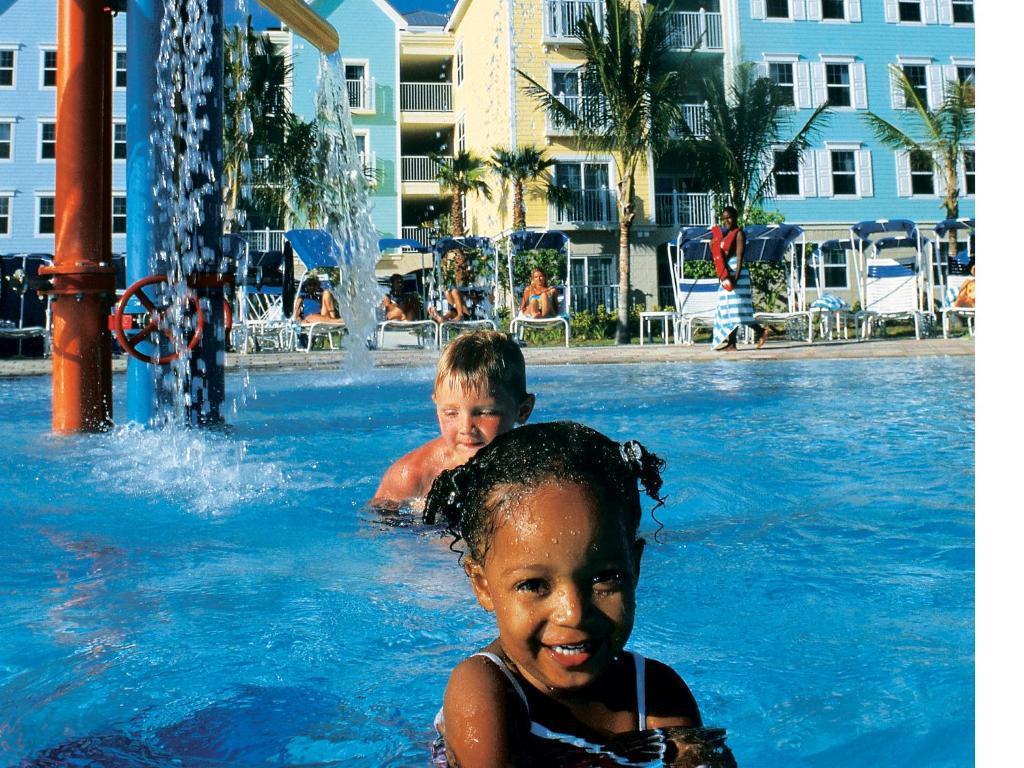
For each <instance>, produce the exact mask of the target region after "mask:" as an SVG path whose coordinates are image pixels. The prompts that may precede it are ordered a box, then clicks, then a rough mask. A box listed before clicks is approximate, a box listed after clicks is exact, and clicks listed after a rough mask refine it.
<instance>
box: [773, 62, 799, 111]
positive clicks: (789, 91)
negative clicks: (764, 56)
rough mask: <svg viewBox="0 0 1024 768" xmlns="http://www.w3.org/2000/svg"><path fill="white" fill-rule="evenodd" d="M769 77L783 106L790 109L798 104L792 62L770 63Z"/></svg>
mask: <svg viewBox="0 0 1024 768" xmlns="http://www.w3.org/2000/svg"><path fill="white" fill-rule="evenodd" d="M768 77H769V78H770V79H771V81H772V82H773V83H774V84H775V92H776V93H778V94H779V98H780V101H781V102H782V103H783V104H785V105H786V106H789V107H792V106H793V105H794V104H796V98H795V91H794V82H793V63H792V62H789V61H770V62H768Z"/></svg>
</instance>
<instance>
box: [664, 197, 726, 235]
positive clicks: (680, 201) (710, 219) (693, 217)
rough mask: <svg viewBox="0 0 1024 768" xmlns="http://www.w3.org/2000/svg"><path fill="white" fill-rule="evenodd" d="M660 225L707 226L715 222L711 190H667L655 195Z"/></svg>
mask: <svg viewBox="0 0 1024 768" xmlns="http://www.w3.org/2000/svg"><path fill="white" fill-rule="evenodd" d="M654 210H655V218H656V221H657V224H658V226H659V227H706V226H710V225H711V224H713V223H714V213H715V207H714V197H713V196H712V195H711V193H709V192H666V193H660V194H656V195H655V196H654Z"/></svg>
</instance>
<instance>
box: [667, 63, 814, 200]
mask: <svg viewBox="0 0 1024 768" xmlns="http://www.w3.org/2000/svg"><path fill="white" fill-rule="evenodd" d="M704 89H705V94H706V100H707V118H706V121H705V124H704V125H703V126H702V127H703V129H704V130H703V131H702V132H700V133H694V132H693V130H692V129H691V126H689V125H686V124H684V125H683V141H682V143H681V145H680V147H679V151H680V154H681V155H682V159H683V162H684V163H686V164H688V165H690V166H692V167H693V168H694V170H695V172H696V174H697V175H699V176H701V177H703V178H705V179H707V180H708V182H709V184H710V186H711V188H712V190H713V191H715V192H717V193H719V194H724V195H726V196H727V197H728V199H729V204H730V205H732V206H733V207H734V208H736V210H737V211H738V212H739V218H740V219H741V220H742V218H743V213H744V211H745V210H746V209H747V208H749V207H750V206H752V205H759V204H760V203H762V202H763V201H764V200H765V199H766V198H767V197H769V196H770V195H771V190H772V187H771V181H772V173H773V171H774V170H775V161H776V155H775V152H776V149H775V148H776V147H778V146H779V145H780V144H785V148H784V149H783V150H781V152H782V157H783V158H785V159H786V160H788V161H790V162H791V161H793V160H794V159H797V160H798V159H799V157H800V154H801V153H802V152H803V151H804V150H805V149H807V146H808V144H809V140H810V138H811V137H812V136H813V135H814V134H815V133H816V132H817V130H818V129H819V128H820V127H821V126H822V125H824V123H825V120H826V119H827V109H828V107H827V104H820V105H819V106H818V107H817V108H816V109H815V110H814V111H813V112H812V113H811V115H810V117H809V118H808V119H807V122H805V123H804V125H803V127H802V128H800V130H799V131H797V132H796V135H794V136H793V137H792V138H790V139H788V140H787V139H785V138H784V137H785V135H786V134H787V133H788V129H789V115H788V110H787V109H786V107H787V103H786V101H785V100H784V99H783V97H782V94H781V92H780V91H779V90H778V89H777V88H776V87H775V85H774V83H772V81H771V80H770V79H769V78H767V77H758V76H757V74H756V71H755V69H754V65H753V64H751V63H750V62H746V63H743V64H740V65H739V66H738V67H736V70H735V74H734V77H733V79H732V84H731V85H730V86H729V88H728V89H727V88H726V86H725V83H724V81H723V80H722V79H721V78H716V77H708V78H706V79H705V80H704ZM701 134H702V135H701Z"/></svg>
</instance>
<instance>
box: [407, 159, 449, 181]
mask: <svg viewBox="0 0 1024 768" xmlns="http://www.w3.org/2000/svg"><path fill="white" fill-rule="evenodd" d="M442 160H443V161H444V164H445V165H451V162H452V158H451V157H450V156H445V157H444V158H442ZM438 168H439V165H438V164H437V163H436V162H435V161H434V160H431V159H430V158H429V157H427V156H426V155H405V156H404V157H402V181H437V169H438Z"/></svg>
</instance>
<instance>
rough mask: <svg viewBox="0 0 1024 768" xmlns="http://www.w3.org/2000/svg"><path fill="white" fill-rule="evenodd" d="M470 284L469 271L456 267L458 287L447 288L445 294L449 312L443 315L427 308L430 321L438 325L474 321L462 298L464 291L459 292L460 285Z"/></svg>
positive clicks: (431, 308)
mask: <svg viewBox="0 0 1024 768" xmlns="http://www.w3.org/2000/svg"><path fill="white" fill-rule="evenodd" d="M469 282H470V273H469V270H468V269H467V268H466V267H464V266H461V265H456V267H455V283H456V285H453V286H452V287H451V288H446V289H445V292H444V298H445V301H447V302H448V310H447V311H446V312H444V313H443V314H442V313H441V312H438V311H437V310H436V309H434V308H433V307H427V314H428V315H430V319H431V320H433V321H434V322H437V323H460V322H462V321H463V320H472V319H473V318H472V314H471V313H470V311H469V308H468V307H467V306H466V300H465V298H463V296H462V291H460V290H459V286H460V285H469Z"/></svg>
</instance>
